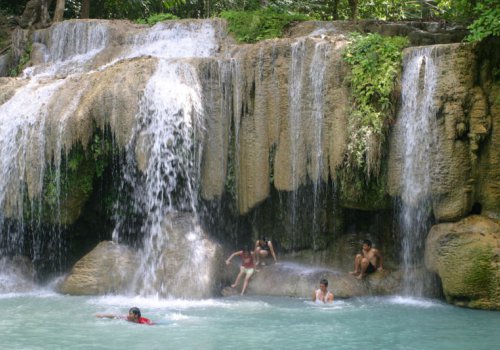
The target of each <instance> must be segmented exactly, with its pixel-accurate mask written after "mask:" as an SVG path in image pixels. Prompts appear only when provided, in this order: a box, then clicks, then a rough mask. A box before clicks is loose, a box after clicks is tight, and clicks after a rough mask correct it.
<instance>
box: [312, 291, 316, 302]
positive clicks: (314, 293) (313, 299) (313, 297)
mask: <svg viewBox="0 0 500 350" xmlns="http://www.w3.org/2000/svg"><path fill="white" fill-rule="evenodd" d="M312 301H313V302H315V301H316V291H313V294H312Z"/></svg>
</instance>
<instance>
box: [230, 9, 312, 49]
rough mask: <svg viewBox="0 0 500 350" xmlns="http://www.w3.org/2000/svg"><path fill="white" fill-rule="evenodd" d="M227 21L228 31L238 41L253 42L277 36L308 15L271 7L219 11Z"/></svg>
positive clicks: (305, 18)
mask: <svg viewBox="0 0 500 350" xmlns="http://www.w3.org/2000/svg"><path fill="white" fill-rule="evenodd" d="M221 17H222V18H225V19H226V20H227V21H228V23H229V31H230V32H231V33H233V34H234V35H235V37H236V40H238V42H246V43H253V42H257V41H259V40H265V39H271V38H279V37H281V36H282V35H283V31H284V29H285V28H286V27H287V26H289V25H290V24H291V23H292V22H295V21H306V20H308V19H309V17H307V16H305V15H299V14H288V13H278V12H276V11H275V10H273V9H270V8H268V9H260V10H257V11H248V12H246V11H225V12H222V13H221Z"/></svg>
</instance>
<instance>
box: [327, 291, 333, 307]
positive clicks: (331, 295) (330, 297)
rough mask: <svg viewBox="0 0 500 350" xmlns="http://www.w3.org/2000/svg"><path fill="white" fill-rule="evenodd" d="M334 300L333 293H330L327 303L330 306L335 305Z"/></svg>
mask: <svg viewBox="0 0 500 350" xmlns="http://www.w3.org/2000/svg"><path fill="white" fill-rule="evenodd" d="M333 298H334V297H333V292H329V293H328V295H327V297H326V302H327V303H329V304H331V303H333Z"/></svg>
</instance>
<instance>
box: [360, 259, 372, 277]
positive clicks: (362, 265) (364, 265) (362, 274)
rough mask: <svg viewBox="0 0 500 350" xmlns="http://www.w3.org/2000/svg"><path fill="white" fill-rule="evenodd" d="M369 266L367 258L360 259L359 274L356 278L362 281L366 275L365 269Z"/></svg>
mask: <svg viewBox="0 0 500 350" xmlns="http://www.w3.org/2000/svg"><path fill="white" fill-rule="evenodd" d="M369 264H370V262H369V261H368V259H367V258H362V259H361V262H360V268H361V272H360V274H359V275H358V276H357V278H358V279H362V278H363V277H365V275H366V269H367V268H368V265H369Z"/></svg>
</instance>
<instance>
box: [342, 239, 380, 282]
mask: <svg viewBox="0 0 500 350" xmlns="http://www.w3.org/2000/svg"><path fill="white" fill-rule="evenodd" d="M377 270H383V267H382V255H381V254H380V252H379V251H378V249H375V248H372V242H371V241H370V240H369V239H365V240H364V241H363V246H362V249H361V254H357V255H356V257H355V258H354V271H351V272H350V274H351V275H354V276H356V278H358V279H362V278H363V277H365V276H366V275H367V274H370V273H373V272H375V271H377Z"/></svg>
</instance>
